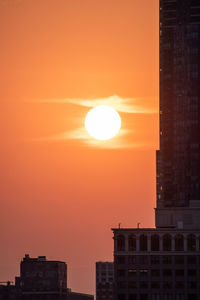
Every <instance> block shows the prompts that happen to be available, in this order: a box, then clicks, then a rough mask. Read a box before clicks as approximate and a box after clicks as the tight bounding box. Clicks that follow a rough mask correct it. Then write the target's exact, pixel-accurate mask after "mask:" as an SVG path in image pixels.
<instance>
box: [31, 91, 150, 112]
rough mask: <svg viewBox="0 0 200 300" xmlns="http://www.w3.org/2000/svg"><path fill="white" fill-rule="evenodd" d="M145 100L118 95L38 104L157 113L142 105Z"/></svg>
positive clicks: (67, 99) (57, 100) (54, 100)
mask: <svg viewBox="0 0 200 300" xmlns="http://www.w3.org/2000/svg"><path fill="white" fill-rule="evenodd" d="M142 100H143V99H138V98H122V97H119V96H117V95H113V96H110V97H106V98H98V99H70V98H65V99H44V100H38V101H36V102H41V103H61V104H65V103H66V104H67V103H70V104H74V105H79V106H84V107H91V108H92V107H95V106H98V105H109V106H112V107H113V108H114V109H115V110H116V111H118V112H122V113H140V114H149V113H156V111H155V110H154V109H152V108H151V107H150V106H151V105H150V104H149V103H146V104H143V105H141V102H144V101H142Z"/></svg>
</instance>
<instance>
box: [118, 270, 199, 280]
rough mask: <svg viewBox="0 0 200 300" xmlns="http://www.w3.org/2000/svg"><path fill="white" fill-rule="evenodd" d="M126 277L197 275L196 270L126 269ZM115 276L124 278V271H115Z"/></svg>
mask: <svg viewBox="0 0 200 300" xmlns="http://www.w3.org/2000/svg"><path fill="white" fill-rule="evenodd" d="M127 271H128V272H127V273H128V277H130V278H131V277H136V276H137V274H140V276H142V277H143V276H148V274H149V275H150V276H152V277H158V276H161V275H163V276H164V277H165V276H172V275H173V273H174V275H175V276H185V275H188V276H189V277H190V276H196V275H197V270H196V269H189V270H187V271H186V270H184V269H177V270H174V272H173V271H172V269H164V270H160V269H153V270H148V269H141V270H136V269H128V270H127ZM117 275H118V277H124V276H126V270H124V269H119V270H117Z"/></svg>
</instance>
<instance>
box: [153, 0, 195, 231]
mask: <svg viewBox="0 0 200 300" xmlns="http://www.w3.org/2000/svg"><path fill="white" fill-rule="evenodd" d="M199 153H200V1H199V0H174V1H172V0H160V150H159V151H157V210H156V225H157V227H163V226H164V227H166V226H172V227H173V226H177V224H178V222H179V226H183V227H184V224H185V223H188V222H190V223H191V226H193V225H194V224H195V225H196V228H197V227H198V228H199V223H198V224H196V220H195V215H196V214H194V212H195V211H196V208H197V207H198V208H199V207H200V154H199ZM171 208H172V209H173V212H175V213H173V212H172V210H171ZM184 208H188V209H189V210H187V213H190V212H191V214H190V216H189V215H187V216H184V215H185V210H184ZM175 214H176V216H175ZM192 214H193V217H192ZM198 214H199V210H198ZM181 222H182V223H181ZM186 225H187V224H186Z"/></svg>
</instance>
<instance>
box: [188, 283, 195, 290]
mask: <svg viewBox="0 0 200 300" xmlns="http://www.w3.org/2000/svg"><path fill="white" fill-rule="evenodd" d="M188 288H189V289H196V288H197V283H196V281H190V282H188Z"/></svg>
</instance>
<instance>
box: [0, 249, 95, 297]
mask: <svg viewBox="0 0 200 300" xmlns="http://www.w3.org/2000/svg"><path fill="white" fill-rule="evenodd" d="M0 300H94V296H93V295H89V294H83V293H76V292H72V291H71V289H68V288H67V264H66V263H65V262H62V261H55V260H47V259H46V256H38V257H37V258H32V257H30V256H29V255H28V254H26V255H25V257H24V258H23V260H22V261H21V263H20V276H19V277H15V285H14V284H11V282H10V281H6V282H0Z"/></svg>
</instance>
